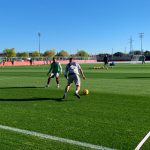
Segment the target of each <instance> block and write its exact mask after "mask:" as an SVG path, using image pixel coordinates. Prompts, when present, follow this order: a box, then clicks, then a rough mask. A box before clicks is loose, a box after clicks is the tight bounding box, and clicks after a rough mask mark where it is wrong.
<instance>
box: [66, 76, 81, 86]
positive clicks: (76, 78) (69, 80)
mask: <svg viewBox="0 0 150 150" xmlns="http://www.w3.org/2000/svg"><path fill="white" fill-rule="evenodd" d="M73 81H74V83H75V85H80V84H81V81H80V77H79V75H77V74H73V75H69V76H68V84H69V85H70V84H71V83H73Z"/></svg>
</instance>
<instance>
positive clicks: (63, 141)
mask: <svg viewBox="0 0 150 150" xmlns="http://www.w3.org/2000/svg"><path fill="white" fill-rule="evenodd" d="M0 129H4V130H10V131H14V132H18V133H22V134H26V135H31V136H37V137H40V138H44V139H50V140H54V141H59V142H62V143H69V144H72V145H78V146H82V147H87V148H91V149H97V150H114V149H111V148H108V147H103V146H99V145H94V144H90V143H86V142H80V141H75V140H70V139H65V138H61V137H57V136H52V135H48V134H43V133H39V132H34V131H29V130H23V129H18V128H14V127H9V126H4V125H0Z"/></svg>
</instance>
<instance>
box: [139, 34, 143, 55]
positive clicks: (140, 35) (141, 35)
mask: <svg viewBox="0 0 150 150" xmlns="http://www.w3.org/2000/svg"><path fill="white" fill-rule="evenodd" d="M139 37H140V39H141V54H142V55H143V37H144V33H139Z"/></svg>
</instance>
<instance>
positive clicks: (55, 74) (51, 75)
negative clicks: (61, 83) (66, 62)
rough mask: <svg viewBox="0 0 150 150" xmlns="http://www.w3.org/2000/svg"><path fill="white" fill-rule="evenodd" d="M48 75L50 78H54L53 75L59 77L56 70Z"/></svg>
mask: <svg viewBox="0 0 150 150" xmlns="http://www.w3.org/2000/svg"><path fill="white" fill-rule="evenodd" d="M50 77H51V78H54V77H56V78H58V77H59V73H58V72H57V73H51V74H50Z"/></svg>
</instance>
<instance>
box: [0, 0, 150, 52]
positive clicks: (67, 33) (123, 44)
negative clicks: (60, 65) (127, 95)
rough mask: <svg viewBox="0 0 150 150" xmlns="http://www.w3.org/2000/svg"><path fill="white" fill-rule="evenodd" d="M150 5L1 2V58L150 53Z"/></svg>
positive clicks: (127, 0)
mask: <svg viewBox="0 0 150 150" xmlns="http://www.w3.org/2000/svg"><path fill="white" fill-rule="evenodd" d="M149 7H150V0H0V53H1V52H2V51H3V50H4V49H6V48H15V50H16V52H31V51H35V50H38V49H39V36H38V32H40V33H41V36H40V45H41V46H40V50H41V52H44V51H46V50H51V49H55V50H56V51H57V52H59V51H61V50H66V51H68V52H69V53H70V54H75V53H76V52H77V51H79V50H85V51H87V52H88V53H89V54H99V53H112V52H113V53H115V52H118V51H121V52H129V51H130V37H132V39H133V43H132V46H133V49H135V50H139V49H141V42H140V38H139V33H144V37H143V38H142V43H143V50H144V51H145V50H150V42H149V41H150V9H149Z"/></svg>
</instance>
